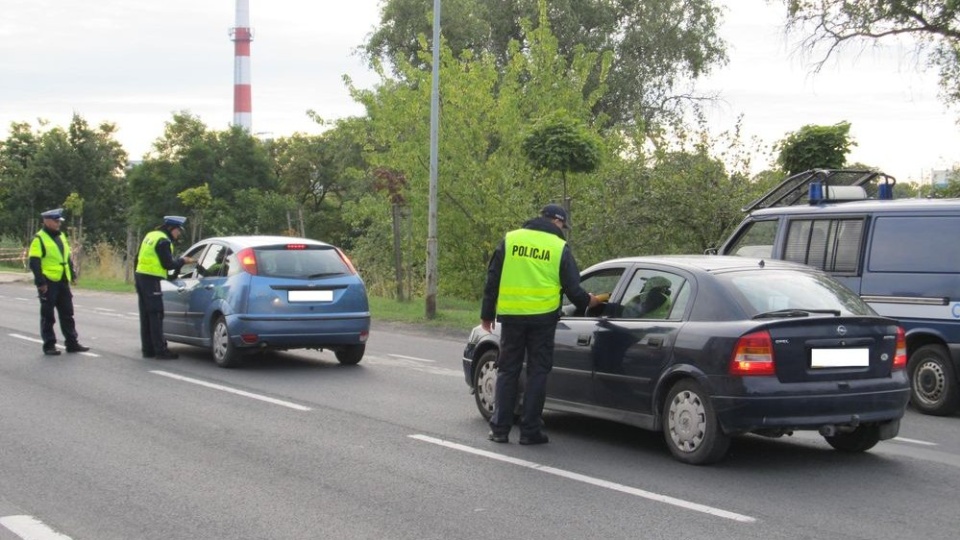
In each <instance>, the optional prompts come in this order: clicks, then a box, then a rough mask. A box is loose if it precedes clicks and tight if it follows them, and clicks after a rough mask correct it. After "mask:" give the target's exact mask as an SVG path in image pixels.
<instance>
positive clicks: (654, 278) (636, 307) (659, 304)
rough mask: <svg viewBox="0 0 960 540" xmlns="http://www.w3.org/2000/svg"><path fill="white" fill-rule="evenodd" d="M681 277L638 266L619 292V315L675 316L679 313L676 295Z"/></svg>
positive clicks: (658, 317) (634, 316)
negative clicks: (620, 300)
mask: <svg viewBox="0 0 960 540" xmlns="http://www.w3.org/2000/svg"><path fill="white" fill-rule="evenodd" d="M685 281H686V280H684V279H683V278H682V277H680V276H678V275H675V274H670V273H667V272H659V271H656V270H638V271H637V272H636V273H635V274H634V275H633V278H631V280H630V284H629V285H627V290H626V292H625V293H624V294H623V302H622V303H621V305H620V310H619V316H620V317H623V318H630V319H671V318H676V317H677V316H678V315H680V314H682V313H683V307H682V306H681V307H679V308H676V298H677V296H678V294H679V291H680V290H681V288H682V287H683V285H684V282H685ZM675 308H676V309H675Z"/></svg>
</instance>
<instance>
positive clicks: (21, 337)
mask: <svg viewBox="0 0 960 540" xmlns="http://www.w3.org/2000/svg"><path fill="white" fill-rule="evenodd" d="M8 335H9V336H10V337H14V338H17V339H22V340H24V341H30V342H33V343H39V344H40V345H43V340H42V339H37V338H32V337H30V336H24V335H22V334H8ZM57 348H58V349H60V350H64V351H65V350H67V349H66V347H64V346H63V345H57ZM70 354H80V355H83V356H89V357H92V358H100V355H99V354H97V353H92V352H89V351H87V352H82V353H70Z"/></svg>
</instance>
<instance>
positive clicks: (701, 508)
mask: <svg viewBox="0 0 960 540" xmlns="http://www.w3.org/2000/svg"><path fill="white" fill-rule="evenodd" d="M409 437H410V438H411V439H417V440H419V441H423V442H428V443H430V444H436V445H439V446H445V447H447V448H452V449H454V450H459V451H461V452H466V453H468V454H474V455H477V456H482V457H486V458H490V459H495V460H497V461H503V462H505V463H510V464H512V465H517V466H518V467H526V468H528V469H533V470H535V471H540V472H544V473H547V474H552V475H555V476H560V477H562V478H567V479H569V480H575V481H577V482H583V483H585V484H590V485H592V486H597V487H602V488H605V489H610V490H613V491H619V492H621V493H626V494H628V495H634V496H637V497H642V498H644V499H649V500H651V501H656V502H662V503H665V504H670V505H673V506H678V507H680V508H684V509H686V510H693V511H695V512H702V513H704V514H710V515H712V516H717V517H721V518H724V519H732V520H734V521H740V522H743V523H754V522H756V521H757V519H756V518H753V517H750V516H745V515H743V514H737V513H734V512H729V511H727V510H721V509H719V508H714V507H712V506H705V505H702V504H698V503H694V502H690V501H685V500H683V499H676V498H674V497H668V496H666V495H660V494H659V493H653V492H650V491H644V490H642V489H637V488H634V487H630V486H625V485H623V484H617V483H615V482H609V481H607V480H601V479H599V478H593V477H591V476H586V475H583V474H579V473H575V472H570V471H565V470H563V469H557V468H554V467H548V466H546V465H540V464H539V463H534V462H532V461H526V460H523V459H517V458H513V457H510V456H505V455H503V454H497V453H495V452H489V451H487V450H481V449H479V448H473V447H471V446H466V445H463V444H458V443H455V442H450V441H445V440H443V439H437V438H434V437H428V436H427V435H409Z"/></svg>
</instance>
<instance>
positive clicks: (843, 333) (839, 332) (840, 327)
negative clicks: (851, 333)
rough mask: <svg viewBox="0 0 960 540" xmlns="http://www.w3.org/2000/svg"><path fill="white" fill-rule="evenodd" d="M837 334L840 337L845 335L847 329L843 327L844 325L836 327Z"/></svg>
mask: <svg viewBox="0 0 960 540" xmlns="http://www.w3.org/2000/svg"><path fill="white" fill-rule="evenodd" d="M837 334H840V335H841V336H845V335H847V327H846V326H844V325H842V324H841V325H840V326H838V327H837Z"/></svg>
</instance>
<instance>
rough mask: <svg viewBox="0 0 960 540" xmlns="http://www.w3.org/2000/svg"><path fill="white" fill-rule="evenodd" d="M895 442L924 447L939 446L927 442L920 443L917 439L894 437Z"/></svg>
mask: <svg viewBox="0 0 960 540" xmlns="http://www.w3.org/2000/svg"><path fill="white" fill-rule="evenodd" d="M893 440H895V441H900V442H905V443H911V444H919V445H923V446H937V443H933V442H927V441H918V440H917V439H908V438H906V437H894V438H893Z"/></svg>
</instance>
